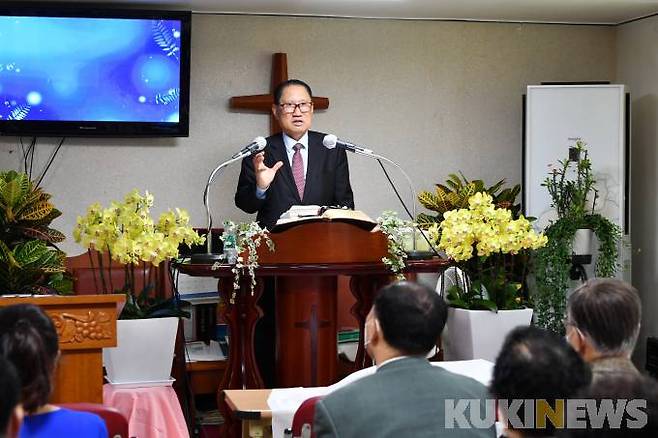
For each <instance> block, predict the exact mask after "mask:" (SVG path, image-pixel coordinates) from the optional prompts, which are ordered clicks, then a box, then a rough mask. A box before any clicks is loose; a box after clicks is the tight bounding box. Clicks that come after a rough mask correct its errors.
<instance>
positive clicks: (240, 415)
mask: <svg viewBox="0 0 658 438" xmlns="http://www.w3.org/2000/svg"><path fill="white" fill-rule="evenodd" d="M271 392H272V390H271V389H247V390H242V389H226V390H224V400H225V401H226V404H227V405H228V406H229V408H230V409H231V412H232V414H233V415H234V416H235V418H236V419H238V420H241V421H242V437H243V438H256V437H263V438H272V411H271V410H270V407H269V406H268V405H267V398H268V397H269V396H270V393H271Z"/></svg>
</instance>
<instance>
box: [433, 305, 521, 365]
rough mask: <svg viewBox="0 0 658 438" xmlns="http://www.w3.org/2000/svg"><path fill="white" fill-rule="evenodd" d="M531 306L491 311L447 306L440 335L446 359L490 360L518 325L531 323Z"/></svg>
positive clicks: (492, 360)
mask: <svg viewBox="0 0 658 438" xmlns="http://www.w3.org/2000/svg"><path fill="white" fill-rule="evenodd" d="M531 320H532V309H519V310H499V311H498V313H496V312H491V311H489V310H464V309H455V308H452V307H451V308H449V309H448V320H447V322H446V327H445V329H444V331H443V335H442V337H441V340H442V343H443V349H444V359H445V360H470V359H486V360H489V361H491V362H494V361H495V360H496V356H498V353H499V352H500V349H501V347H502V346H503V341H504V340H505V337H506V336H507V334H508V333H509V332H511V331H512V330H513V329H514V328H515V327H518V326H527V325H530V321H531Z"/></svg>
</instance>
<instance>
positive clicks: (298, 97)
mask: <svg viewBox="0 0 658 438" xmlns="http://www.w3.org/2000/svg"><path fill="white" fill-rule="evenodd" d="M312 98H313V94H312V91H311V88H310V87H309V86H308V85H307V84H306V83H305V82H302V81H300V80H297V79H291V80H288V81H285V82H282V83H281V84H279V86H278V87H276V89H275V90H274V104H273V105H272V113H273V114H274V117H275V118H276V119H277V121H278V122H279V125H280V126H281V129H282V131H283V132H282V133H281V134H275V135H272V136H270V137H268V139H267V146H265V149H264V150H263V151H262V152H260V153H258V154H256V155H254V156H253V157H247V158H245V159H244V160H242V169H241V171H240V178H239V180H238V187H237V190H236V192H235V205H236V206H237V207H238V208H240V209H242V210H244V211H246V212H247V213H256V212H258V214H257V216H256V219H257V221H258V223H259V224H260V226H262V227H267V228H269V229H271V228H272V227H273V226H274V225H275V224H276V221H277V220H278V219H279V216H281V213H283V212H285V211H286V210H288V209H289V208H290V207H291V206H293V205H337V206H346V207H349V208H354V199H353V196H352V188H351V186H350V175H349V169H348V166H347V156H346V154H345V150H343V149H338V148H334V149H327V148H326V147H325V146H324V145H323V144H322V139H323V138H324V134H321V133H319V132H314V131H309V129H310V128H311V122H312V121H313V100H312ZM274 300H275V294H274V281H272V279H271V277H268V278H267V279H266V283H265V293H264V294H263V295H262V297H261V299H260V300H259V302H258V305H259V306H260V307H261V309H263V313H264V314H263V317H262V318H261V319H260V320H259V321H258V324H257V325H256V332H255V336H254V349H255V353H256V361H257V362H258V366H259V369H260V373H261V376H262V377H263V381H264V383H265V386H266V387H269V388H272V387H274V386H276V382H275V381H274V355H275V351H274V345H275V342H274V335H273V334H274V331H275V321H274V307H275V306H274Z"/></svg>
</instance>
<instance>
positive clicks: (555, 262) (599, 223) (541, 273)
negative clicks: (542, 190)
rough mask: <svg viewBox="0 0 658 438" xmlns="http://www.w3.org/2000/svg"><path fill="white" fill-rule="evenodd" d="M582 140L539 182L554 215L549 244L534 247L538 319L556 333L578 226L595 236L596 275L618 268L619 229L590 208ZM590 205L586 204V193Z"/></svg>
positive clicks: (591, 186) (591, 188) (591, 185)
mask: <svg viewBox="0 0 658 438" xmlns="http://www.w3.org/2000/svg"><path fill="white" fill-rule="evenodd" d="M586 146H587V144H586V143H585V142H583V141H581V140H578V141H576V144H575V146H574V147H572V148H570V150H569V158H567V159H564V160H560V161H558V165H557V166H556V167H552V166H551V170H550V172H549V176H548V177H547V178H546V179H545V180H544V183H543V184H542V185H543V186H544V187H546V189H547V190H548V192H549V194H550V195H551V200H552V203H551V206H552V207H553V208H555V209H556V211H557V213H558V219H557V220H556V221H553V222H552V223H551V224H550V225H549V226H548V227H547V228H546V230H545V234H546V236H547V237H548V244H547V245H546V246H545V247H544V248H542V249H541V250H539V251H537V253H536V257H535V265H536V285H537V286H536V293H535V296H534V303H535V308H536V310H537V312H536V315H537V323H538V324H539V325H540V326H542V327H545V328H548V329H550V330H552V331H554V332H556V333H563V332H564V326H563V324H562V321H563V318H564V312H565V308H566V296H567V291H568V289H569V287H570V285H571V277H570V271H571V269H572V265H573V264H572V253H573V239H574V237H575V235H576V231H577V230H579V229H583V228H587V229H591V230H592V231H593V232H594V234H595V235H596V237H597V238H598V241H599V248H598V258H597V262H596V276H597V277H612V276H614V275H615V273H616V271H617V266H618V262H617V257H618V245H619V241H620V239H621V232H620V229H619V227H618V226H617V225H615V224H613V223H612V222H611V221H610V220H608V219H607V218H605V217H603V216H601V215H600V214H598V213H595V212H594V208H595V206H596V200H597V197H598V193H597V191H596V188H595V184H596V180H595V179H594V176H593V173H592V163H591V160H590V159H589V157H588V153H587V148H586ZM591 195H593V196H592V199H591V205H590V196H591Z"/></svg>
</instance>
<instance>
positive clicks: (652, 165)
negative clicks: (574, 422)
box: [617, 17, 658, 368]
mask: <svg viewBox="0 0 658 438" xmlns="http://www.w3.org/2000/svg"><path fill="white" fill-rule="evenodd" d="M657 41H658V17H653V18H649V19H645V20H640V21H637V22H634V23H629V24H626V25H623V26H620V27H619V28H618V29H617V58H618V63H617V80H618V81H619V82H621V83H625V84H627V85H628V86H629V88H630V92H631V102H632V103H631V117H632V121H631V135H632V141H631V144H632V159H631V166H632V173H631V187H632V189H631V190H632V209H631V212H632V215H631V221H632V230H633V236H632V239H633V250H634V253H633V285H634V286H635V287H636V288H638V289H639V291H640V294H641V295H642V306H643V308H642V313H643V317H642V330H641V332H640V339H639V341H638V347H637V349H636V352H635V357H634V359H635V360H636V362H638V363H639V364H640V366H641V367H642V368H644V362H645V358H646V337H647V336H658V319H656V317H655V315H656V310H658V293H657V291H658V247H657V246H656V236H657V235H658V222H657V221H656V217H657V216H656V213H657V208H658V204H657V202H656V199H657V198H658V173H657V171H656V168H657V166H658V153H657V152H656V148H657V147H658V144H657V140H656V139H657V135H656V134H657V132H656V130H657V126H658V80H657V78H658V42H657Z"/></svg>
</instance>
